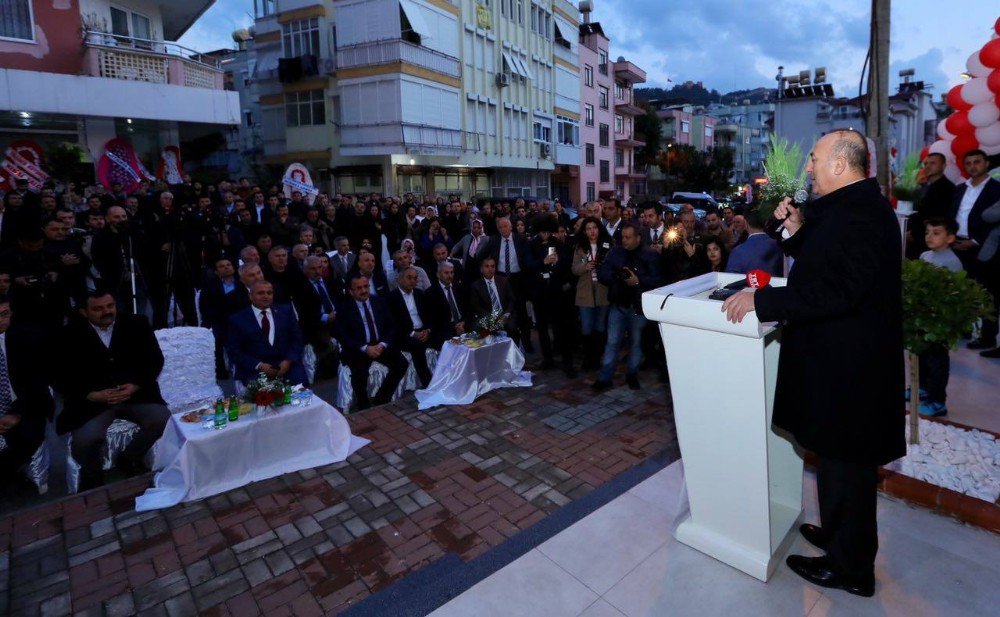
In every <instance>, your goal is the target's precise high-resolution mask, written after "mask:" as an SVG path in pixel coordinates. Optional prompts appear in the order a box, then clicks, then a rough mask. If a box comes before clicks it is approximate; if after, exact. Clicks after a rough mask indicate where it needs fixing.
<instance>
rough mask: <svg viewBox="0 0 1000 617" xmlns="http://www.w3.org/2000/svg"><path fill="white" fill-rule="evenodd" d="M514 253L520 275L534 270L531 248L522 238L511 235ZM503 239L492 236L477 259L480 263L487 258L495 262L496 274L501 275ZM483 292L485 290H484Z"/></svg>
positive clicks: (514, 234)
mask: <svg viewBox="0 0 1000 617" xmlns="http://www.w3.org/2000/svg"><path fill="white" fill-rule="evenodd" d="M510 235H511V239H512V240H513V246H512V247H511V248H513V249H514V252H515V253H516V254H517V265H518V266H519V267H520V268H521V273H522V274H527V273H529V272H531V271H533V270H534V269H535V260H534V258H533V257H532V255H531V247H530V246H529V245H528V241H527V240H525V239H524V236H519V235H518V234H516V233H511V234H510ZM503 240H504V239H503V237H502V236H499V235H496V236H492V237H491V238H490V240H489V243H488V244H487V245H486V247H485V248H481V249H480V250H479V259H480V261H482V260H483V259H485V258H486V257H487V256H488V257H492V258H493V259H496V260H497V274H501V262H500V258H501V248H502V247H503ZM484 291H485V289H484Z"/></svg>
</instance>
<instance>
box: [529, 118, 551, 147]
mask: <svg viewBox="0 0 1000 617" xmlns="http://www.w3.org/2000/svg"><path fill="white" fill-rule="evenodd" d="M532 135H533V137H534V139H535V141H537V142H541V143H546V144H548V143H552V127H551V126H546V125H544V124H542V123H541V122H535V123H534V126H533V127H532Z"/></svg>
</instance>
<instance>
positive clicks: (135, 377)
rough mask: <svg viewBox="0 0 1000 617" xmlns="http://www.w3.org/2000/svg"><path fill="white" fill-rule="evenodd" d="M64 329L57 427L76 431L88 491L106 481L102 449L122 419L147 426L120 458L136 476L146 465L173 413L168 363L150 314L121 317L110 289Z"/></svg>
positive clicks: (90, 299) (76, 452)
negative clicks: (166, 384) (163, 386)
mask: <svg viewBox="0 0 1000 617" xmlns="http://www.w3.org/2000/svg"><path fill="white" fill-rule="evenodd" d="M80 312H81V313H82V315H83V319H81V320H73V321H71V322H70V324H69V325H68V326H67V327H66V329H65V332H64V333H63V341H62V343H63V345H62V350H63V352H62V353H61V354H59V355H60V359H61V360H62V362H63V365H62V366H61V367H59V368H58V369H57V371H56V374H57V378H56V379H57V386H58V389H59V390H60V391H61V393H62V395H63V401H64V404H63V410H62V413H60V414H59V418H58V420H57V422H56V431H57V432H58V433H59V434H60V435H62V434H65V433H72V436H73V448H72V454H73V458H74V459H76V461H77V462H78V463H79V464H80V490H81V491H83V490H87V489H89V488H93V487H96V486H100V485H101V484H103V482H104V478H103V469H102V464H101V451H102V449H103V447H104V442H105V440H106V436H107V431H108V427H109V426H111V423H112V422H113V421H114V420H115V419H116V418H122V419H124V420H129V421H131V422H134V423H136V424H138V425H139V432H138V434H136V436H135V439H133V440H132V443H130V444H129V446H128V447H127V448H125V451H124V452H122V453H121V455H120V456H119V458H118V466H119V467H121V468H122V470H123V471H125V472H126V473H129V474H132V473H136V472H140V471H142V470H143V469H144V465H143V463H142V459H143V457H144V456H145V454H146V451H147V450H149V448H150V447H151V446H152V445H153V443H155V442H156V440H157V439H159V438H160V435H162V434H163V429H164V427H165V426H166V425H167V421H168V420H169V419H170V411H169V410H168V409H167V405H166V404H165V403H164V401H163V397H162V396H160V386H159V385H158V384H157V382H156V379H157V377H159V375H160V371H161V370H162V369H163V353H162V352H161V351H160V344H159V343H158V342H157V340H156V336H155V335H154V334H153V329H152V328H150V326H149V322H148V321H146V318H145V317H141V316H135V315H120V316H119V315H118V311H117V307H116V304H115V298H114V296H112V295H111V293H110V292H106V291H101V290H98V291H92V292H89V293H88V294H87V297H86V300H85V301H84V304H83V306H82V307H81V309H80Z"/></svg>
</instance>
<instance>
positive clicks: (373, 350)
mask: <svg viewBox="0 0 1000 617" xmlns="http://www.w3.org/2000/svg"><path fill="white" fill-rule="evenodd" d="M348 289H349V294H350V299H349V300H347V301H345V302H344V303H343V304H342V305H341V308H340V311H339V312H338V313H337V324H338V329H337V332H338V337H337V338H338V340H340V358H341V361H342V362H343V363H344V364H346V365H347V366H348V367H350V369H351V387H352V388H353V390H354V400H355V401H356V402H357V405H358V409H359V410H360V409H367V408H368V407H370V406H371V405H372V404H375V405H384V404H385V403H388V402H389V401H390V400H391V399H392V395H393V393H394V392H395V391H396V387H397V386H398V385H399V382H400V380H402V379H403V376H404V375H405V374H406V369H407V367H408V366H409V364H408V363H407V362H406V358H404V357H403V354H402V353H400V350H399V349H397V348H396V346H395V345H393V340H394V332H393V324H392V320H391V319H390V317H389V314H388V311H387V310H386V309H385V305H384V304H382V302H381V301H379V300H378V299H377V298H372V297H371V294H370V293H369V284H368V278H367V277H366V276H364V275H362V274H356V275H354V276H353V277H352V278H351V281H350V284H349V288H348ZM372 362H378V363H379V364H383V365H385V366H386V367H387V368H388V369H389V373H388V374H387V375H386V376H385V381H383V382H382V386H381V387H380V388H379V389H378V392H376V393H375V397H374V398H373V399H371V401H370V402H369V400H368V369H369V368H370V367H371V364H372Z"/></svg>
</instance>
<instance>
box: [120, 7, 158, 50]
mask: <svg viewBox="0 0 1000 617" xmlns="http://www.w3.org/2000/svg"><path fill="white" fill-rule="evenodd" d="M111 33H112V34H114V35H115V36H120V37H126V38H133V39H142V42H146V45H145V47H147V48H148V47H149V46H150V45H149V43H148V41H149V40H150V39H152V36H153V29H152V26H151V25H150V22H149V18H148V17H146V16H145V15H140V14H139V13H133V12H131V11H126V10H125V9H120V8H118V7H114V6H113V7H111ZM142 42H140V46H143V45H142Z"/></svg>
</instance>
